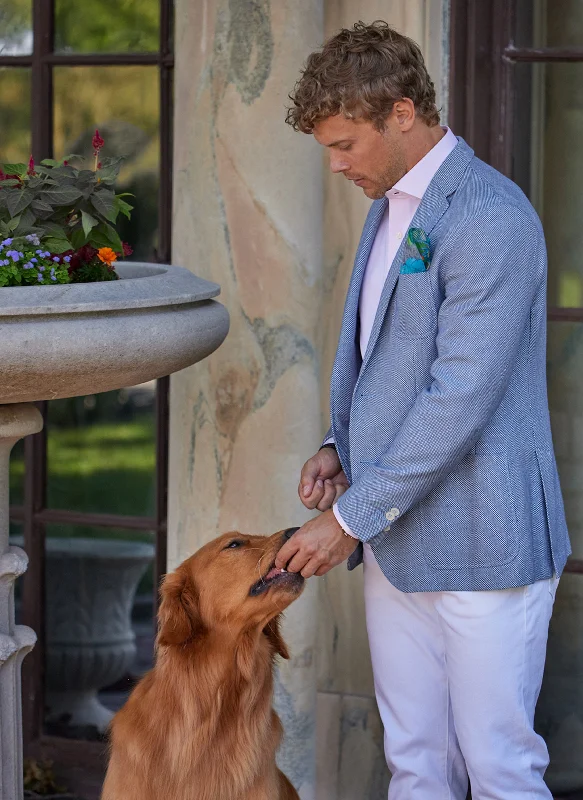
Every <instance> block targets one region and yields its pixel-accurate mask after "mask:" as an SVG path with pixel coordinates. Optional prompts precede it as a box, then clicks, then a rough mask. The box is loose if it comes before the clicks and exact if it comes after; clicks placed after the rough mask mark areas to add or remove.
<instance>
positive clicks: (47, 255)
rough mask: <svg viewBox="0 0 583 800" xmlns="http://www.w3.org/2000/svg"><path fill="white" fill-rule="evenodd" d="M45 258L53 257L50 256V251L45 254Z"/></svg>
mask: <svg viewBox="0 0 583 800" xmlns="http://www.w3.org/2000/svg"><path fill="white" fill-rule="evenodd" d="M43 256H44V257H45V258H50V257H51V254H50V253H49V251H48V250H47V251H46V253H43Z"/></svg>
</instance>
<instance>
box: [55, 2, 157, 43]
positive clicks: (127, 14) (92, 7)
mask: <svg viewBox="0 0 583 800" xmlns="http://www.w3.org/2000/svg"><path fill="white" fill-rule="evenodd" d="M159 22H160V3H159V0H100V1H99V2H98V3H80V2H79V0H56V3H55V50H57V51H60V52H73V53H126V52H142V53H145V52H155V51H156V50H158V46H159V35H160V32H159Z"/></svg>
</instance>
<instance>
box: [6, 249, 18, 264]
mask: <svg viewBox="0 0 583 800" xmlns="http://www.w3.org/2000/svg"><path fill="white" fill-rule="evenodd" d="M6 255H7V256H8V257H9V258H11V259H12V260H13V261H14V263H15V264H16V262H17V261H19V260H20V253H19V252H18V250H7V251H6Z"/></svg>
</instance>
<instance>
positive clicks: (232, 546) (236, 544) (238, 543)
mask: <svg viewBox="0 0 583 800" xmlns="http://www.w3.org/2000/svg"><path fill="white" fill-rule="evenodd" d="M244 544H245V542H242V541H241V540H240V539H233V541H232V542H229V544H228V545H227V546H226V547H225V550H234V549H235V548H236V547H243V545H244Z"/></svg>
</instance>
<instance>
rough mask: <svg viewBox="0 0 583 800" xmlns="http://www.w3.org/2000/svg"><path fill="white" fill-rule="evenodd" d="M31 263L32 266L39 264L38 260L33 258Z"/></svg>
mask: <svg viewBox="0 0 583 800" xmlns="http://www.w3.org/2000/svg"><path fill="white" fill-rule="evenodd" d="M30 263H31V264H38V260H37V259H36V258H31V259H30Z"/></svg>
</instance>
